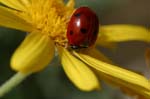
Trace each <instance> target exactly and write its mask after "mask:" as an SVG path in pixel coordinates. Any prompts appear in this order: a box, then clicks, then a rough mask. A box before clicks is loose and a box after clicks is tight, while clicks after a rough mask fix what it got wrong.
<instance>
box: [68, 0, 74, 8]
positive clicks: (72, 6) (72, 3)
mask: <svg viewBox="0 0 150 99" xmlns="http://www.w3.org/2000/svg"><path fill="white" fill-rule="evenodd" d="M74 6H75V1H74V0H69V1H68V2H67V7H71V8H74Z"/></svg>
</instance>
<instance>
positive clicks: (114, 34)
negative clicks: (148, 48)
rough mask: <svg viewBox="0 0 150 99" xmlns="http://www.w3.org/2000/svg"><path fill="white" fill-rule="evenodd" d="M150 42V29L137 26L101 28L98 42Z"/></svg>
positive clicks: (108, 26) (106, 26)
mask: <svg viewBox="0 0 150 99" xmlns="http://www.w3.org/2000/svg"><path fill="white" fill-rule="evenodd" d="M125 41H144V42H150V32H149V31H148V29H146V28H144V27H141V26H136V25H123V24H122V25H119V24H118V25H105V26H101V27H100V31H99V36H98V42H101V43H102V42H105V43H107V42H109V43H110V42H125Z"/></svg>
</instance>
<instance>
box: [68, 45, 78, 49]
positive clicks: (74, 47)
mask: <svg viewBox="0 0 150 99" xmlns="http://www.w3.org/2000/svg"><path fill="white" fill-rule="evenodd" d="M70 47H71V48H72V49H79V48H80V47H79V46H76V45H70Z"/></svg>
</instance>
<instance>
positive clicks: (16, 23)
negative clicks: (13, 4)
mask: <svg viewBox="0 0 150 99" xmlns="http://www.w3.org/2000/svg"><path fill="white" fill-rule="evenodd" d="M0 26H4V27H9V28H14V29H18V30H23V31H31V30H32V29H33V26H32V25H31V24H30V23H27V22H26V21H25V20H23V19H22V18H20V17H19V16H17V15H16V14H15V13H13V12H11V10H8V9H7V8H4V7H0Z"/></svg>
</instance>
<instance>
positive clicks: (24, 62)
mask: <svg viewBox="0 0 150 99" xmlns="http://www.w3.org/2000/svg"><path fill="white" fill-rule="evenodd" d="M53 55H54V43H53V42H52V41H51V39H50V38H49V37H48V36H46V35H43V34H41V33H38V32H34V33H30V34H29V35H28V36H27V37H26V38H25V40H24V41H23V43H22V44H21V45H20V47H19V48H18V49H17V50H16V51H15V53H14V55H13V56H12V59H11V67H12V69H14V70H15V71H19V72H38V71H40V70H42V69H44V68H45V67H46V65H48V63H49V62H50V61H51V60H52V58H53Z"/></svg>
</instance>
